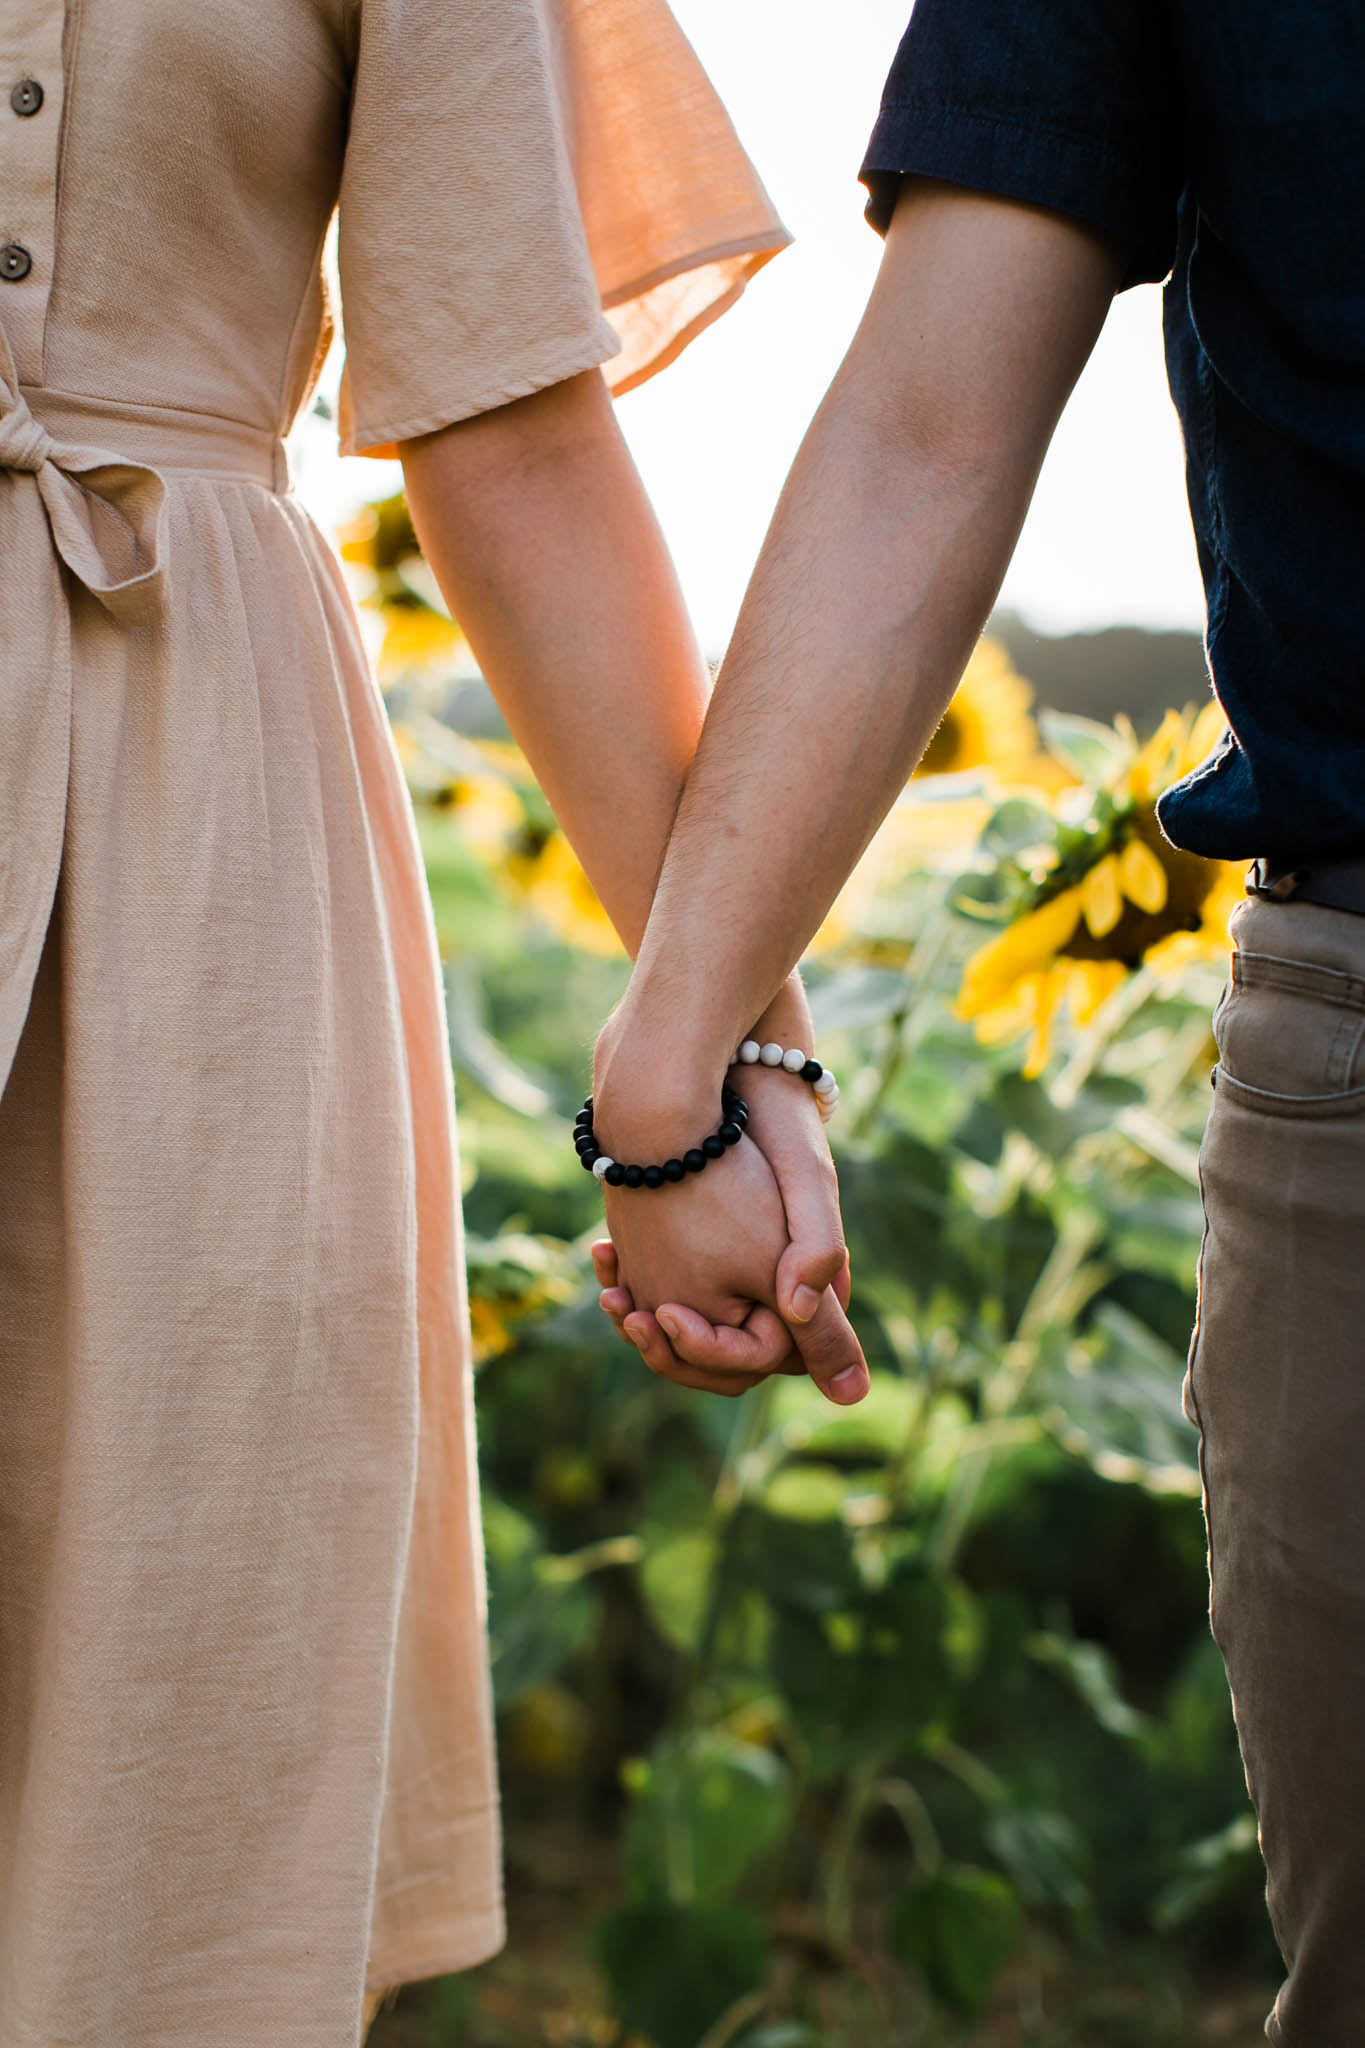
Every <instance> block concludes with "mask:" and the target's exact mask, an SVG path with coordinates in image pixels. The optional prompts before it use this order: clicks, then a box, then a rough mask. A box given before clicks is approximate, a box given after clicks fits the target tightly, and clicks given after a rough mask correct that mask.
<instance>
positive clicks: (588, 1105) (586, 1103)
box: [583, 1095, 592, 1116]
mask: <svg viewBox="0 0 1365 2048" xmlns="http://www.w3.org/2000/svg"><path fill="white" fill-rule="evenodd" d="M583 1107H584V1109H586V1110H587V1112H588V1115H589V1116H591V1115H592V1097H591V1095H585V1096H584V1098H583Z"/></svg>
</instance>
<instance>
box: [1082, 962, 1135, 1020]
mask: <svg viewBox="0 0 1365 2048" xmlns="http://www.w3.org/2000/svg"><path fill="white" fill-rule="evenodd" d="M1127 976H1128V970H1127V968H1126V967H1125V966H1124V965H1123V962H1122V961H1121V960H1075V961H1073V962H1072V966H1071V980H1070V983H1069V985H1068V988H1067V1000H1068V1002H1069V1004H1070V1007H1071V1014H1072V1016H1073V1017H1074V1018H1075V1019H1076V1022H1077V1023H1078V1024H1080V1025H1086V1024H1090V1023H1093V1021H1094V1018H1095V1014H1096V1012H1097V1011H1098V1010H1099V1008H1100V1006H1101V1004H1103V1003H1105V1002H1106V1001H1107V1000H1108V999H1109V997H1110V996H1111V995H1112V994H1113V993H1114V990H1115V989H1116V988H1119V987H1121V986H1122V984H1123V983H1124V981H1126V979H1127Z"/></svg>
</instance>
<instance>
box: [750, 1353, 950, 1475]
mask: <svg viewBox="0 0 1365 2048" xmlns="http://www.w3.org/2000/svg"><path fill="white" fill-rule="evenodd" d="M922 1402H923V1393H922V1390H921V1389H920V1388H919V1387H918V1386H916V1385H915V1384H914V1382H913V1381H911V1380H907V1379H898V1378H896V1377H895V1376H894V1375H892V1374H889V1373H882V1374H881V1375H879V1376H877V1377H874V1379H873V1381H872V1384H871V1386H870V1387H869V1389H868V1391H867V1393H866V1394H864V1396H863V1398H862V1400H861V1401H859V1402H858V1403H857V1404H856V1406H854V1407H852V1408H835V1407H832V1406H831V1404H830V1403H829V1402H828V1401H827V1400H826V1399H825V1397H824V1395H823V1394H821V1393H819V1392H818V1391H817V1390H816V1389H815V1388H814V1387H813V1386H811V1385H810V1383H809V1382H808V1381H807V1380H799V1379H794V1378H793V1379H785V1378H784V1379H781V1380H779V1381H778V1384H777V1391H776V1393H775V1395H774V1400H773V1419H774V1421H775V1422H776V1423H777V1424H778V1425H779V1427H780V1429H781V1433H782V1440H783V1442H784V1443H785V1444H786V1445H787V1446H788V1448H789V1449H791V1450H794V1451H797V1450H799V1451H806V1452H811V1453H814V1454H815V1455H816V1456H817V1457H820V1456H823V1457H842V1458H863V1457H866V1458H893V1457H896V1456H898V1455H899V1453H900V1452H901V1451H902V1450H903V1449H904V1448H905V1442H906V1438H907V1437H908V1435H909V1433H910V1431H911V1429H912V1428H913V1426H914V1423H915V1420H916V1418H917V1416H918V1415H919V1412H920V1408H921V1405H922Z"/></svg>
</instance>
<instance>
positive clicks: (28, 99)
mask: <svg viewBox="0 0 1365 2048" xmlns="http://www.w3.org/2000/svg"><path fill="white" fill-rule="evenodd" d="M9 103H10V105H11V106H12V107H13V109H14V111H15V113H16V114H36V113H37V111H38V109H39V107H40V106H41V105H42V104H43V88H42V87H41V86H40V85H39V83H38V81H37V79H36V78H21V79H20V80H19V83H18V84H17V85H16V86H14V87H13V89H12V90H11V92H10V96H9Z"/></svg>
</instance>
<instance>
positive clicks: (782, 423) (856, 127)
mask: <svg viewBox="0 0 1365 2048" xmlns="http://www.w3.org/2000/svg"><path fill="white" fill-rule="evenodd" d="M673 10H674V13H675V14H676V15H677V17H678V19H679V20H680V22H681V23H682V25H683V28H684V29H685V30H686V32H687V34H688V35H689V36H690V37H691V39H692V42H693V44H694V46H695V47H696V49H697V52H698V54H699V55H700V57H701V59H702V61H703V63H704V64H705V65H706V67H707V69H708V71H709V72H710V74H711V77H712V79H713V80H714V82H715V84H716V86H717V88H718V90H719V91H720V93H721V95H722V97H723V98H724V100H725V102H726V104H727V106H728V107H729V109H730V112H731V114H732V116H733V118H734V121H735V124H736V126H737V127H738V129H739V132H740V135H741V137H742V138H743V140H744V142H745V144H746V146H747V148H748V150H749V153H750V155H751V156H752V157H753V158H754V161H755V162H756V163H757V165H758V167H759V169H760V171H761V172H762V174H763V177H764V180H765V182H766V184H767V186H768V189H769V191H770V192H771V193H772V195H773V197H774V199H775V200H776V202H777V205H778V209H779V211H780V212H781V214H782V216H783V219H784V220H785V221H786V223H787V226H788V227H789V228H790V229H791V230H792V232H793V234H794V235H795V237H796V244H795V247H794V248H791V249H788V250H786V251H785V252H784V253H783V254H782V255H780V256H779V257H777V258H776V260H775V261H774V262H772V263H771V264H769V265H768V266H767V268H766V269H764V270H763V271H762V272H760V274H759V276H758V277H757V278H756V279H755V280H754V282H753V283H752V284H751V286H750V287H749V289H748V291H747V292H746V293H745V295H744V297H743V298H742V299H741V300H740V302H739V304H738V306H737V307H735V308H734V309H733V310H732V311H731V312H729V313H727V314H726V315H725V316H724V317H723V318H722V319H721V320H720V321H719V322H717V324H716V325H715V326H714V327H712V328H711V329H709V330H708V331H707V332H706V333H705V334H703V335H702V336H701V337H700V338H699V339H698V340H697V341H695V342H694V343H693V345H692V346H691V348H689V349H688V350H687V351H686V352H685V354H684V355H683V356H682V357H680V358H679V360H678V361H677V362H676V363H675V364H673V366H672V367H671V368H669V369H668V370H666V371H664V372H663V373H662V375H661V376H659V377H658V378H656V379H655V380H654V381H653V382H652V383H650V384H647V385H645V386H644V387H643V388H642V389H640V390H639V391H636V392H632V393H631V394H630V395H629V396H628V397H626V398H624V399H623V400H622V401H621V405H620V418H621V423H622V426H623V427H624V429H625V432H626V436H627V439H628V440H629V442H630V445H631V448H632V450H633V452H634V455H635V459H636V461H637V463H638V464H639V467H640V470H641V473H642V475H643V477H644V480H645V485H646V487H647V489H648V491H649V493H650V496H651V497H652V499H653V500H654V503H655V505H656V507H657V509H658V512H659V516H660V519H661V521H662V523H663V528H664V532H665V534H666V536H667V538H668V542H669V545H670V546H671V548H672V550H673V554H674V557H675V559H676V561H677V563H678V568H679V572H680V574H681V577H682V582H683V588H684V591H685V592H686V595H687V599H688V602H689V604H690V606H691V608H692V614H693V617H694V619H695V620H696V624H697V629H698V633H699V635H700V637H701V641H702V645H703V647H704V648H705V649H706V651H707V652H708V653H710V654H719V653H720V652H722V651H723V649H724V646H725V643H726V640H727V639H728V637H729V634H730V630H731V627H732V626H733V624H734V618H735V614H736V611H737V610H738V607H739V601H740V598H741V596H742V595H743V591H744V585H745V583H746V581H747V579H748V576H749V572H750V570H751V569H752V567H753V563H754V558H755V556H756V555H757V553H758V549H759V546H760V543H761V542H762V539H763V534H764V531H765V529H766V527H767V523H768V519H769V517H770V515H771V512H772V508H773V505H774V503H775V501H776V498H777V494H778V491H779V489H780V488H781V484H782V479H783V477H784V476H785V474H786V471H787V468H788V465H789V464H790V462H791V459H792V456H793V455H794V454H795V452H796V448H797V444H798V443H799V441H800V439H801V436H802V434H803V432H804V431H805V428H806V425H807V423H808V421H809V419H810V416H811V414H812V412H813V411H814V409H815V407H816V405H817V404H818V403H819V400H820V397H821V394H822V393H823V391H824V389H825V386H826V385H827V384H828V382H829V379H830V377H831V376H832V374H833V372H834V370H835V368H836V366H837V365H838V362H839V360H840V357H841V356H842V354H843V352H844V349H845V348H846V346H847V344H848V340H849V337H850V335H851V334H852V331H853V329H854V327H855V325H856V324H857V320H858V316H859V314H860V312H861V310H862V307H863V304H864V302H865V301H866V298H867V294H868V291H869V289H870V287H871V282H872V277H873V273H874V271H875V269H876V266H877V258H878V252H879V250H880V247H881V244H880V242H879V241H878V239H877V237H876V236H875V235H874V234H873V233H872V231H871V229H870V228H868V227H867V226H866V225H865V223H864V221H863V218H862V205H863V199H864V197H865V194H864V192H863V188H862V186H861V185H859V184H858V182H857V176H856V174H857V168H858V164H859V162H860V160H861V156H862V151H863V146H864V144H865V142H866V140H867V135H868V132H869V130H870V128H871V125H872V121H873V119H874V117H875V114H876V108H877V101H878V97H879V94H880V90H881V85H882V81H883V79H884V77H885V74H886V70H887V67H888V65H889V64H890V61H891V57H892V55H893V53H894V51H895V47H896V43H897V40H898V38H899V36H900V32H901V29H902V28H903V26H904V23H905V19H906V10H907V0H839V4H838V6H837V7H835V6H832V5H831V4H830V0H673ZM1160 330H1161V307H1160V293H1159V291H1158V289H1157V288H1156V287H1155V286H1143V287H1140V288H1139V289H1138V290H1136V291H1131V292H1126V293H1125V294H1124V295H1123V296H1122V297H1121V298H1120V299H1119V300H1118V301H1117V302H1116V304H1115V306H1114V309H1113V311H1112V313H1111V315H1110V318H1109V321H1108V324H1107V325H1106V327H1105V331H1104V333H1103V335H1102V336H1101V339H1100V343H1099V346H1098V348H1097V349H1096V351H1095V354H1094V356H1093V357H1092V359H1091V362H1090V364H1089V366H1088V368H1087V369H1086V371H1085V373H1084V375H1083V377H1082V379H1081V382H1080V384H1079V385H1078V387H1077V389H1076V392H1075V395H1074V396H1073V398H1072V401H1071V404H1070V406H1069V407H1068V409H1067V412H1066V415H1065V416H1064V418H1063V420H1062V424H1061V426H1060V427H1059V429H1058V431H1057V435H1056V438H1055V440H1054V442H1053V446H1052V450H1051V452H1050V454H1049V456H1048V459H1047V462H1046V464H1045V466H1044V469H1043V474H1042V478H1041V480H1040V482H1039V486H1038V491H1037V494H1036V496H1035V499H1034V504H1033V509H1032V511H1031V513H1030V515H1029V519H1028V523H1027V524H1026V526H1025V528H1024V532H1023V536H1022V538H1021V540H1020V543H1019V547H1018V549H1017V551H1016V554H1015V558H1014V563H1013V565H1012V567H1011V569H1010V572H1009V575H1008V577H1007V579H1006V582H1005V587H1004V590H1003V592H1002V596H1001V602H1002V603H1003V604H1006V605H1009V606H1012V607H1013V608H1014V609H1015V610H1017V611H1019V612H1021V613H1022V614H1023V615H1024V617H1025V618H1026V619H1027V620H1028V621H1029V623H1030V624H1031V625H1034V626H1036V627H1038V628H1039V629H1040V630H1042V631H1046V632H1065V631H1069V630H1076V629H1080V628H1085V627H1094V626H1106V625H1114V624H1137V625H1146V626H1173V625H1182V626H1195V627H1199V626H1201V625H1202V619H1203V612H1202V600H1201V595H1200V588H1199V577H1198V570H1197V567H1196V563H1195V554H1194V542H1193V539H1192V536H1191V533H1190V524H1189V514H1188V512H1187V510H1186V505H1185V492H1184V481H1183V474H1182V458H1181V449H1180V436H1179V431H1178V428H1177V426H1176V420H1175V415H1174V412H1173V411H1172V409H1171V403H1170V399H1169V397H1168V395H1167V391H1166V381H1165V374H1164V371H1163V368H1162V363H1161V331H1160ZM295 467H296V473H297V476H298V483H299V489H300V491H301V493H302V495H303V496H304V497H305V498H306V499H307V500H308V501H309V503H310V504H311V505H312V507H313V509H314V510H315V512H316V513H317V514H318V516H319V517H320V518H321V519H322V521H323V523H324V525H326V524H331V523H334V522H335V520H336V518H337V517H338V516H340V515H341V514H342V513H344V512H345V511H346V510H349V509H350V508H351V507H352V506H353V505H354V504H355V503H356V501H357V500H358V499H359V498H360V497H364V496H376V495H378V494H379V493H380V492H381V490H384V489H394V488H396V487H397V484H398V483H399V482H400V481H401V472H400V471H399V470H398V469H397V467H396V465H395V466H394V467H393V468H392V469H390V468H389V466H388V465H383V464H379V463H375V462H366V461H352V462H348V463H343V462H341V461H340V460H339V459H337V458H336V457H335V456H334V455H333V454H332V453H331V436H330V432H329V431H327V430H322V429H319V428H318V427H317V426H316V424H315V423H308V424H306V425H305V427H304V428H303V429H301V432H300V435H299V437H298V439H297V442H296V450H295ZM390 479H391V480H390Z"/></svg>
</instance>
